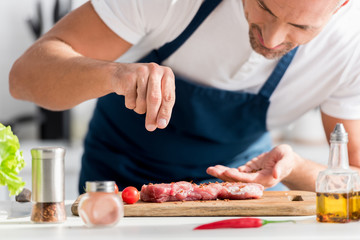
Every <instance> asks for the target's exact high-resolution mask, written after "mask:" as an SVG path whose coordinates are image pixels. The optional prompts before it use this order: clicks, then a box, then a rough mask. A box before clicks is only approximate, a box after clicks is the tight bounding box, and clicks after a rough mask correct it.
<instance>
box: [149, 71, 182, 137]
mask: <svg viewBox="0 0 360 240" xmlns="http://www.w3.org/2000/svg"><path fill="white" fill-rule="evenodd" d="M151 71H152V73H151V74H150V76H149V81H148V87H147V96H146V102H147V110H146V120H145V126H146V129H147V130H148V131H154V130H155V129H156V128H165V127H166V126H167V124H168V123H169V121H170V117H171V113H172V108H173V107H174V104H175V78H174V74H173V72H172V71H171V69H170V68H167V67H161V68H157V67H156V66H153V68H152V69H151Z"/></svg>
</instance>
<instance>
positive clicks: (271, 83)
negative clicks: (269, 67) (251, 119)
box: [259, 47, 298, 99]
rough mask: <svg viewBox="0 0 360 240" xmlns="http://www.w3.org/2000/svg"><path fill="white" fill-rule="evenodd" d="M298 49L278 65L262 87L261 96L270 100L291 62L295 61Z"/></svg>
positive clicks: (292, 51) (287, 55) (288, 54)
mask: <svg viewBox="0 0 360 240" xmlns="http://www.w3.org/2000/svg"><path fill="white" fill-rule="evenodd" d="M297 50H298V47H296V48H294V49H293V50H291V51H290V52H288V53H287V54H286V55H284V56H283V57H282V58H281V59H280V61H279V63H278V64H277V65H276V67H275V69H274V71H273V72H272V73H271V75H270V77H269V78H268V80H267V81H266V82H265V84H264V85H263V86H262V88H261V90H260V92H259V94H261V95H263V96H264V97H266V98H268V99H269V98H270V96H271V94H272V93H273V92H274V90H275V88H276V86H277V85H278V84H279V82H280V80H281V79H282V77H283V76H284V74H285V72H286V70H287V68H288V67H289V65H290V63H291V61H292V60H293V58H294V56H295V53H296V51H297Z"/></svg>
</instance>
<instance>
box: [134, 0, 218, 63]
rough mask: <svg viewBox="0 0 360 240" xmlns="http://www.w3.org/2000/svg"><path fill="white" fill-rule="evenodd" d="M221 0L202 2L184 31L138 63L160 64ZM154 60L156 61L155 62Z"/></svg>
mask: <svg viewBox="0 0 360 240" xmlns="http://www.w3.org/2000/svg"><path fill="white" fill-rule="evenodd" d="M221 1H222V0H204V2H203V3H202V4H201V6H200V8H199V10H198V12H197V13H196V15H195V17H194V18H193V19H192V20H191V22H190V24H189V25H188V26H187V27H186V28H185V30H184V31H183V32H182V33H181V34H180V35H179V36H178V37H177V38H176V39H175V40H173V41H171V42H168V43H166V44H165V45H163V46H162V47H161V48H159V49H154V50H152V51H151V52H150V53H149V54H148V55H146V56H145V57H143V58H142V59H140V60H139V61H138V62H156V63H158V64H160V63H161V62H163V61H164V60H165V59H167V58H168V57H169V56H170V55H171V54H173V53H174V52H175V51H176V50H177V49H178V48H179V47H180V46H181V45H182V44H183V43H184V42H185V41H186V40H187V39H188V38H189V37H190V36H191V35H192V34H193V33H194V32H195V30H196V29H197V28H198V27H199V26H200V24H201V23H202V22H203V21H204V20H205V19H206V17H207V16H208V15H209V14H210V13H211V12H212V11H213V10H214V9H215V8H216V7H217V6H218V5H219V3H220V2H221ZM155 60H156V61H155Z"/></svg>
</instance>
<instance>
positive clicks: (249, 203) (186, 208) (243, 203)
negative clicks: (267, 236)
mask: <svg viewBox="0 0 360 240" xmlns="http://www.w3.org/2000/svg"><path fill="white" fill-rule="evenodd" d="M79 198H81V196H80V197H79ZM79 198H78V199H77V200H76V201H75V202H74V204H73V205H72V208H71V211H72V212H73V214H74V215H78V211H77V205H78V201H79ZM124 211H125V213H124V215H125V216H127V217H171V216H307V215H315V212H316V194H315V193H314V192H306V191H265V192H264V196H263V197H262V198H260V199H249V200H214V201H188V202H164V203H148V202H142V201H139V202H137V203H135V204H124Z"/></svg>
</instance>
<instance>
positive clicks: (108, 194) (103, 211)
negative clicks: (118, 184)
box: [78, 181, 124, 227]
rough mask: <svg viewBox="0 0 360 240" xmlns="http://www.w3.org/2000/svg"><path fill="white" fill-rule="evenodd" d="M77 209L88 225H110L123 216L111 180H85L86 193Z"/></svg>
mask: <svg viewBox="0 0 360 240" xmlns="http://www.w3.org/2000/svg"><path fill="white" fill-rule="evenodd" d="M78 209H79V215H80V217H81V219H82V220H83V222H84V223H85V224H86V225H87V226H88V227H111V226H114V225H116V224H117V223H118V222H119V221H120V219H121V218H122V217H123V216H124V207H123V203H122V200H121V198H120V197H119V195H118V194H116V193H115V182H113V181H95V182H86V193H85V194H84V195H83V196H82V198H81V200H80V202H79V207H78Z"/></svg>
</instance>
